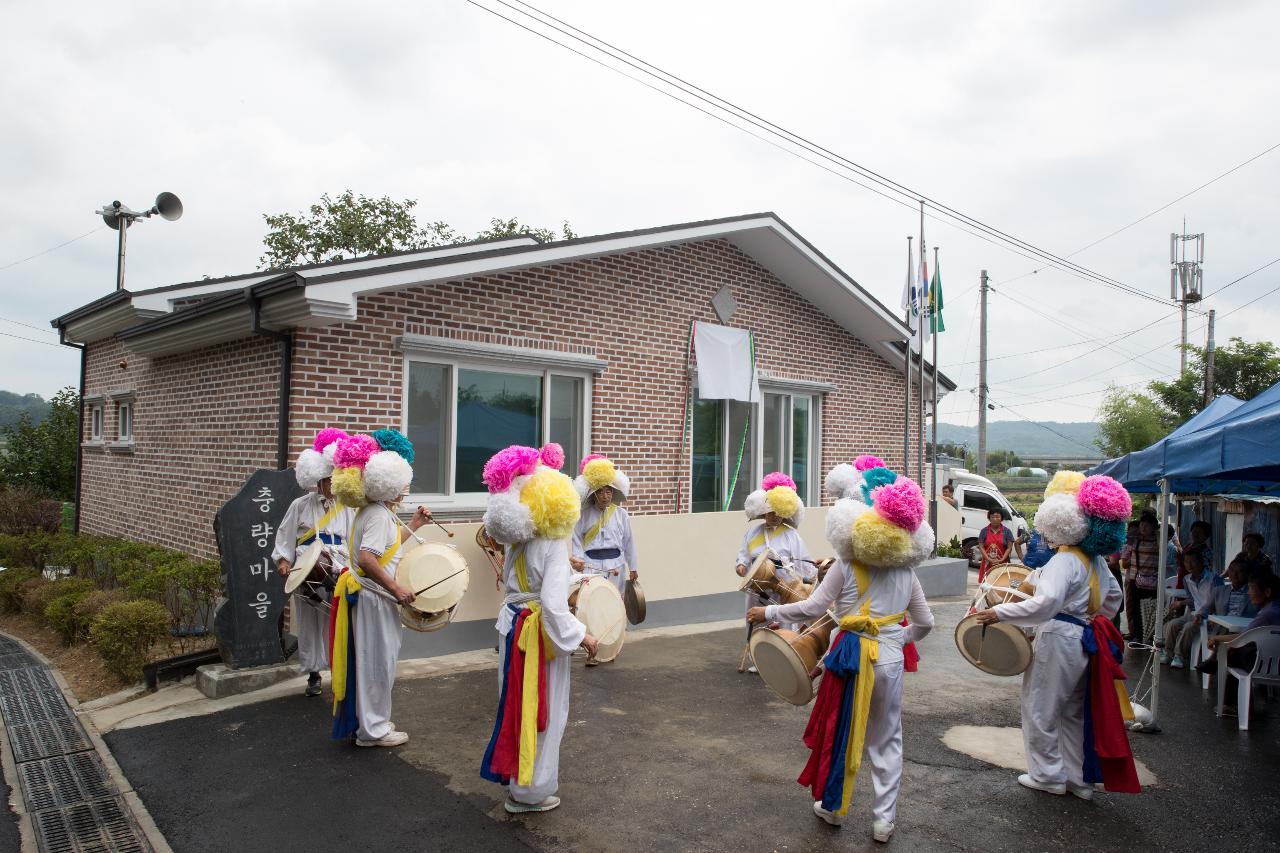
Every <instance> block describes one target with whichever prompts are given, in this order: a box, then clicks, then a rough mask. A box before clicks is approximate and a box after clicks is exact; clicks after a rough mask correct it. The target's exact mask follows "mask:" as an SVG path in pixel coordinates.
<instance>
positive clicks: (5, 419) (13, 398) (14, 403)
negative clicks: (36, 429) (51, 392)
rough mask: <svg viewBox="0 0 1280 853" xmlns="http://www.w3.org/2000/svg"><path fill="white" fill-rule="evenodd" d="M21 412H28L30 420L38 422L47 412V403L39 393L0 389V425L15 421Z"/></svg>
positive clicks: (4, 425) (5, 425) (9, 424)
mask: <svg viewBox="0 0 1280 853" xmlns="http://www.w3.org/2000/svg"><path fill="white" fill-rule="evenodd" d="M23 412H27V413H29V414H30V415H31V420H33V421H35V422H36V423H39V422H40V421H42V420H44V418H45V415H47V414H49V403H48V401H46V400H45V399H44V398H43V397H41V396H40V395H39V394H15V393H13V392H12V391H0V427H7V426H11V425H12V424H15V423H17V422H18V416H19V415H21V414H22V413H23Z"/></svg>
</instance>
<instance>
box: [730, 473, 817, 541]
mask: <svg viewBox="0 0 1280 853" xmlns="http://www.w3.org/2000/svg"><path fill="white" fill-rule="evenodd" d="M743 509H744V510H746V513H747V518H748V520H754V519H757V518H764V517H765V515H767V514H768V513H770V512H775V513H777V514H778V518H781V519H782V520H783V521H784V522H786V523H787V524H789V525H791V526H792V527H796V526H798V525H799V524H800V521H801V519H803V518H804V501H802V500H800V495H798V494H796V481H795V480H793V479H791V478H790V477H788V476H787V475H786V474H783V473H782V472H781V471H774V472H773V473H772V474H766V475H765V477H764V479H763V480H761V481H760V488H758V489H756V490H755V491H754V492H752V493H751V494H749V495H747V499H746V501H745V502H744V503H743Z"/></svg>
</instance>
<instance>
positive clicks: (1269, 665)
mask: <svg viewBox="0 0 1280 853" xmlns="http://www.w3.org/2000/svg"><path fill="white" fill-rule="evenodd" d="M1250 644H1254V645H1256V646H1257V647H1258V657H1257V659H1256V660H1254V662H1253V666H1252V667H1251V668H1250V669H1247V670H1246V669H1242V668H1241V667H1235V666H1228V665H1227V655H1228V653H1229V651H1230V650H1231V649H1238V648H1241V647H1243V646H1247V645H1250ZM1228 674H1230V675H1234V676H1235V677H1236V680H1237V681H1238V682H1239V689H1238V692H1237V698H1236V707H1237V709H1238V713H1239V715H1240V717H1239V719H1240V731H1247V730H1248V728H1249V704H1250V700H1251V699H1252V697H1253V685H1254V682H1257V683H1258V684H1280V628H1272V627H1263V628H1254V629H1253V630H1252V631H1245V632H1244V633H1243V634H1241V635H1240V636H1238V637H1236V638H1235V639H1234V640H1232V641H1231V642H1230V643H1228V644H1226V645H1220V646H1218V716H1219V717H1221V716H1222V703H1223V701H1224V700H1225V699H1226V696H1227V675H1228Z"/></svg>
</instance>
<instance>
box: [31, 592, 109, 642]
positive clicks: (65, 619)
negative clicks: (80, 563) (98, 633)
mask: <svg viewBox="0 0 1280 853" xmlns="http://www.w3.org/2000/svg"><path fill="white" fill-rule="evenodd" d="M45 590H46V594H47V595H48V597H49V603H48V604H46V605H45V606H44V621H45V622H48V623H49V626H50V627H51V628H53V629H54V630H55V631H57V632H58V633H59V634H60V635H62V642H63V644H64V645H68V646H69V645H71V644H72V643H74V642H75V641H76V640H77V639H78V638H79V637H80V636H82V635H83V633H84V632H85V631H87V630H88V626H84V627H83V628H82V627H81V625H80V623H79V621H78V620H77V617H76V611H75V607H76V605H77V604H79V603H80V601H81V599H83V598H84V597H85V596H87V595H89V594H90V593H92V592H96V591H97V590H96V588H95V587H94V585H93V581H91V580H87V579H85V578H67V579H66V580H60V581H54V582H53V583H51V584H49V585H48V586H47V587H45Z"/></svg>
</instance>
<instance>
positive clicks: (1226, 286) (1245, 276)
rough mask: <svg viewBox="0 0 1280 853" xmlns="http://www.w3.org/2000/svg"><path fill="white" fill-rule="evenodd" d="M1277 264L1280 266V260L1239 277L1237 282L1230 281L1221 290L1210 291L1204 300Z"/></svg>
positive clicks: (1269, 262) (1277, 259)
mask: <svg viewBox="0 0 1280 853" xmlns="http://www.w3.org/2000/svg"><path fill="white" fill-rule="evenodd" d="M1276 264H1280V258H1276V259H1275V260H1274V261H1268V262H1267V263H1265V264H1263V265H1262V266H1260V267H1258V268H1257V269H1256V270H1254V271H1253V272H1247V273H1245V274H1244V275H1242V276H1240V277H1239V278H1238V279H1236V280H1235V281H1229V282H1227V283H1226V284H1224V285H1222V287H1219V288H1216V289H1214V290H1211V291H1209V292H1208V293H1206V294H1205V295H1204V298H1205V299H1208V298H1209V297H1210V296H1217V295H1218V294H1219V293H1221V292H1222V291H1224V290H1226V289H1227V288H1228V287H1230V286H1231V285H1233V284H1239V283H1240V282H1242V281H1244V280H1245V279H1246V278H1248V277H1249V276H1251V275H1254V274H1255V273H1260V272H1262V271H1263V270H1265V269H1266V268H1267V267H1270V266H1275V265H1276Z"/></svg>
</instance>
